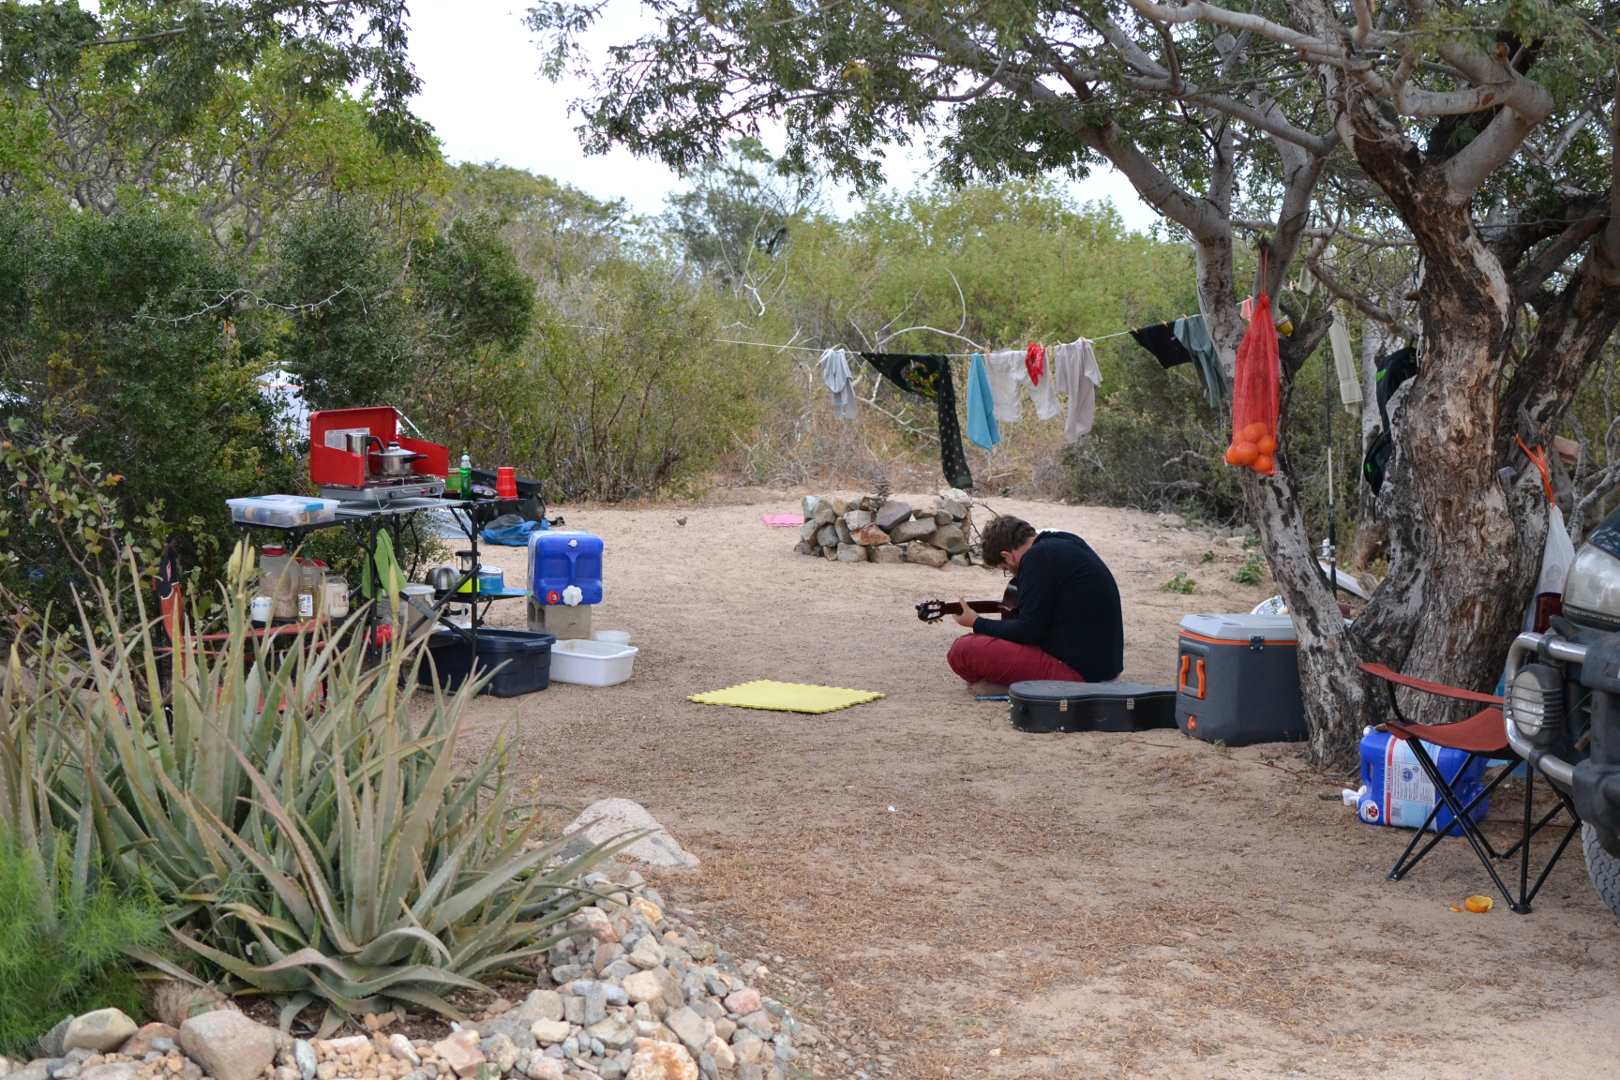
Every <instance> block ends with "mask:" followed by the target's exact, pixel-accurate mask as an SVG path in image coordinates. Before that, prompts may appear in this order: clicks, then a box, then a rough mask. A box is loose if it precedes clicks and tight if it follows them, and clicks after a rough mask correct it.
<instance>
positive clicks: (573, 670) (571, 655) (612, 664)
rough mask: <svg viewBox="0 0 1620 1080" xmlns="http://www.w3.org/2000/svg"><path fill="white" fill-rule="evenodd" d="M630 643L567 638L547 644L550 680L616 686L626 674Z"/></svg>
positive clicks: (630, 663)
mask: <svg viewBox="0 0 1620 1080" xmlns="http://www.w3.org/2000/svg"><path fill="white" fill-rule="evenodd" d="M640 651H641V650H639V649H637V648H636V647H635V646H634V645H615V644H613V643H612V642H611V641H587V640H585V639H584V638H570V639H568V640H566V641H559V642H557V643H556V644H554V645H552V646H551V681H552V682H565V683H577V684H579V685H580V686H617V685H618V684H619V683H622V682H624V681H625V680H627V679H629V678H630V669H631V667H633V666H634V665H635V662H636V653H638V652H640Z"/></svg>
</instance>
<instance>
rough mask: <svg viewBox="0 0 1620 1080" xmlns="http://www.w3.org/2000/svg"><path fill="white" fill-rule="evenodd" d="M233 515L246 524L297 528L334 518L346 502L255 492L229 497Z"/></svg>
mask: <svg viewBox="0 0 1620 1080" xmlns="http://www.w3.org/2000/svg"><path fill="white" fill-rule="evenodd" d="M225 505H226V506H228V507H230V508H231V519H232V520H233V521H237V522H240V523H242V524H245V525H269V526H272V527H273V528H278V529H293V528H297V527H298V526H300V525H319V524H321V523H322V522H326V521H334V520H336V518H337V509H338V507H339V506H341V505H342V504H341V503H340V502H338V500H336V499H309V498H305V497H304V496H302V495H255V496H253V497H252V498H247V499H226V500H225Z"/></svg>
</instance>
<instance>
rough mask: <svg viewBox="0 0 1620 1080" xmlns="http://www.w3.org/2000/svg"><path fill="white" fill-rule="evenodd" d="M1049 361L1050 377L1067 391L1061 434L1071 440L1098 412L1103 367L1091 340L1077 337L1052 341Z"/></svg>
mask: <svg viewBox="0 0 1620 1080" xmlns="http://www.w3.org/2000/svg"><path fill="white" fill-rule="evenodd" d="M1047 359H1048V360H1050V361H1051V366H1052V378H1051V381H1052V382H1054V383H1056V384H1057V388H1058V389H1059V390H1062V391H1063V392H1064V393H1066V394H1068V395H1069V415H1068V417H1067V418H1066V419H1065V420H1064V421H1063V437H1064V438H1065V439H1067V440H1068V441H1069V442H1074V441H1076V440H1077V439H1079V438H1080V436H1082V435H1085V434H1086V433H1088V432H1089V431H1091V421H1092V418H1093V417H1094V416H1096V413H1097V388H1098V387H1099V386H1101V385H1102V368H1100V367H1098V366H1097V355H1096V353H1094V352H1092V349H1091V342H1089V341H1087V340H1086V339H1085V338H1080V339H1078V340H1076V341H1073V342H1070V343H1069V344H1067V345H1054V346H1052V349H1051V351H1050V352H1049V353H1048V355H1047Z"/></svg>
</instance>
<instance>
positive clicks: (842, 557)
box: [838, 541, 866, 562]
mask: <svg viewBox="0 0 1620 1080" xmlns="http://www.w3.org/2000/svg"><path fill="white" fill-rule="evenodd" d="M838 561H839V562H865V561H866V549H865V548H863V547H861V545H859V544H857V543H855V542H853V541H851V542H850V543H847V544H839V545H838Z"/></svg>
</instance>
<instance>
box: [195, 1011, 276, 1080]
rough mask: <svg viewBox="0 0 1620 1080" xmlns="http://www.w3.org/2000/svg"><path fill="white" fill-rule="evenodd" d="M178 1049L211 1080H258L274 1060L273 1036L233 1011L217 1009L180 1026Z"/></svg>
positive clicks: (274, 1044) (259, 1025) (270, 1032)
mask: <svg viewBox="0 0 1620 1080" xmlns="http://www.w3.org/2000/svg"><path fill="white" fill-rule="evenodd" d="M180 1049H182V1050H184V1051H185V1052H186V1056H187V1057H189V1058H191V1060H193V1061H195V1062H196V1063H197V1064H198V1065H201V1066H202V1070H203V1072H205V1073H207V1074H208V1075H209V1076H212V1077H213V1078H214V1080H258V1076H259V1074H260V1073H262V1072H264V1067H265V1066H266V1065H269V1064H270V1063H271V1062H273V1061H274V1060H275V1059H276V1033H275V1032H274V1031H272V1030H270V1029H269V1028H267V1027H265V1026H264V1025H263V1024H258V1023H255V1022H253V1021H252V1020H249V1019H248V1018H247V1017H245V1016H243V1015H242V1014H241V1013H239V1012H236V1011H235V1010H234V1009H216V1010H214V1011H213V1012H206V1013H203V1014H202V1015H201V1016H193V1017H192V1018H191V1019H189V1020H187V1021H186V1022H185V1023H183V1024H181V1025H180Z"/></svg>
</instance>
